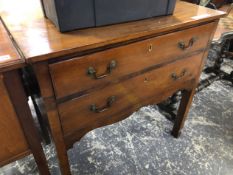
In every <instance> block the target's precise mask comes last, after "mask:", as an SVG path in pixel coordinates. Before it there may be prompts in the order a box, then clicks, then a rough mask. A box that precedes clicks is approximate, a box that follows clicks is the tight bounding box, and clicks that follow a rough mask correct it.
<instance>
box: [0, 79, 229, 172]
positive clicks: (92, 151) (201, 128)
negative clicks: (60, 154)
mask: <svg viewBox="0 0 233 175" xmlns="http://www.w3.org/2000/svg"><path fill="white" fill-rule="evenodd" d="M171 128H172V123H171V122H170V121H168V120H167V119H166V118H165V117H164V116H162V115H161V114H160V113H159V112H158V110H157V107H156V105H154V106H147V107H144V108H142V109H140V110H139V111H138V112H135V113H134V114H133V115H131V116H130V117H129V118H128V119H126V120H124V121H121V122H119V123H117V124H114V125H110V126H107V127H103V128H99V129H96V130H94V131H91V132H90V133H88V134H87V135H86V136H85V137H84V138H83V139H82V140H81V141H80V142H78V143H76V144H75V145H74V148H73V149H72V150H69V158H70V162H71V169H72V173H73V174H81V175H85V174H88V175H94V174H106V175H121V174H122V175H126V174H127V175H131V174H132V175H145V174H153V175H156V174H163V175H166V174H169V175H170V174H175V175H191V174H193V175H215V174H216V175H217V174H219V175H232V174H233V88H232V86H231V85H230V84H229V83H228V82H225V81H217V82H215V83H214V84H212V85H211V86H209V87H208V88H207V89H204V90H203V91H201V92H200V93H198V94H197V95H196V96H195V98H194V103H193V106H192V108H191V111H190V114H189V117H188V120H187V122H186V125H185V128H184V130H183V133H182V135H181V137H180V138H179V139H174V138H173V137H172V136H171V135H170V130H171ZM45 152H46V155H47V158H48V160H49V164H50V169H51V172H52V174H54V175H55V174H59V169H58V164H57V159H56V156H55V151H54V147H53V145H50V146H45ZM0 174H1V175H3V174H4V175H5V174H17V175H18V174H20V175H21V174H25V175H26V174H27V175H29V174H38V172H37V168H36V165H35V163H34V160H33V157H32V156H29V157H27V158H24V159H23V160H21V161H17V162H15V163H13V164H10V165H7V166H5V167H3V168H2V169H0Z"/></svg>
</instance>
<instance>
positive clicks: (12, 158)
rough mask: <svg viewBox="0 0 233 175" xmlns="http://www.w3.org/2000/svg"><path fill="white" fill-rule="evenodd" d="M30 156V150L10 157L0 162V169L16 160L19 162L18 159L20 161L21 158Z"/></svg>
mask: <svg viewBox="0 0 233 175" xmlns="http://www.w3.org/2000/svg"><path fill="white" fill-rule="evenodd" d="M30 154H31V150H27V151H25V152H22V153H20V154H18V155H16V156H14V157H11V158H10V159H7V160H4V161H1V162H0V167H2V166H5V165H7V164H9V163H12V162H14V161H16V160H19V159H21V158H23V157H25V156H28V155H30Z"/></svg>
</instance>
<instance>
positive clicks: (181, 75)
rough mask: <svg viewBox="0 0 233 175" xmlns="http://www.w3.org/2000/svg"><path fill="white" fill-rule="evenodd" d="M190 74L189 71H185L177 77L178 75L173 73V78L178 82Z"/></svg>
mask: <svg viewBox="0 0 233 175" xmlns="http://www.w3.org/2000/svg"><path fill="white" fill-rule="evenodd" d="M187 73H188V71H187V69H184V70H183V71H182V72H181V74H180V75H177V74H176V73H172V74H171V78H172V79H173V80H174V81H176V80H179V79H181V78H183V77H184V76H185V75H186V74H187Z"/></svg>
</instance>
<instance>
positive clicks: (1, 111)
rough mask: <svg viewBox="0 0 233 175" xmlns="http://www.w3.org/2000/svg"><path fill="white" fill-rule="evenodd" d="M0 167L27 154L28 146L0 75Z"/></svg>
mask: <svg viewBox="0 0 233 175" xmlns="http://www.w3.org/2000/svg"><path fill="white" fill-rule="evenodd" d="M0 106H1V107H0V140H1V144H0V166H2V165H5V164H6V163H9V162H10V160H12V159H14V158H16V157H18V156H20V155H23V153H26V152H28V150H29V146H28V144H27V141H26V138H25V136H24V133H23V130H22V128H21V125H20V123H19V120H18V118H17V115H16V113H15V111H14V107H13V105H12V103H11V101H10V98H9V96H8V93H7V90H6V87H5V85H4V82H3V79H2V76H1V75H0Z"/></svg>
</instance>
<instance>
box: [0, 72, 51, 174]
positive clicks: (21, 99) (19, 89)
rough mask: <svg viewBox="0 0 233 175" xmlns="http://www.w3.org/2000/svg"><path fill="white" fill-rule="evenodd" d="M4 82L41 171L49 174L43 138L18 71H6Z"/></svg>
mask: <svg viewBox="0 0 233 175" xmlns="http://www.w3.org/2000/svg"><path fill="white" fill-rule="evenodd" d="M4 82H5V84H6V87H7V90H8V93H9V96H10V98H11V100H12V104H13V105H14V108H15V112H16V114H17V116H18V119H19V121H20V123H21V125H22V128H23V130H24V134H25V137H26V138H27V142H28V144H29V147H30V150H31V152H32V154H33V156H34V158H35V161H36V163H37V166H38V169H39V172H40V174H41V175H49V174H50V173H49V169H48V165H47V161H46V158H45V155H44V152H43V149H42V146H41V143H40V140H41V139H40V136H39V133H38V131H37V129H36V127H35V124H34V121H33V118H32V115H31V111H30V108H29V105H28V103H27V97H26V94H25V91H24V88H23V85H22V81H21V78H20V76H19V73H18V71H12V72H7V73H5V74H4Z"/></svg>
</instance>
